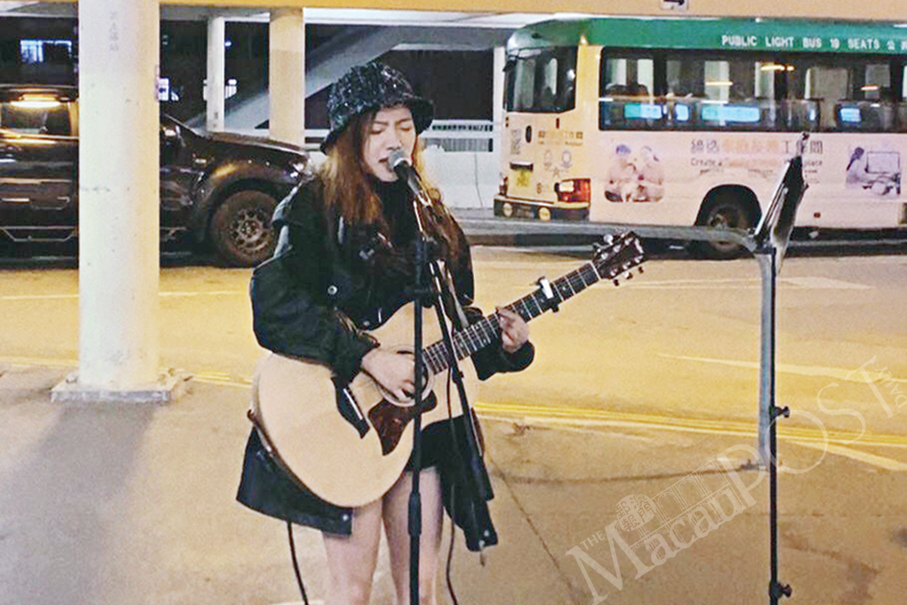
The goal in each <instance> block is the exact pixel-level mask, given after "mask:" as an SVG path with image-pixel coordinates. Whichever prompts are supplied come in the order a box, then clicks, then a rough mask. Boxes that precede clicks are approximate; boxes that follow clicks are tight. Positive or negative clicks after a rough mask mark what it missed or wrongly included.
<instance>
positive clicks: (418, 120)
mask: <svg viewBox="0 0 907 605" xmlns="http://www.w3.org/2000/svg"><path fill="white" fill-rule="evenodd" d="M396 105H406V106H407V107H409V109H410V111H412V112H413V122H414V123H415V125H416V132H417V133H420V132H422V131H423V130H425V129H426V128H428V126H429V125H430V124H431V121H432V114H433V109H432V104H431V101H428V100H426V99H423V98H422V97H417V96H416V95H415V94H413V89H412V86H410V85H409V82H407V81H406V78H404V77H403V74H401V73H400V72H399V71H397V70H395V69H393V68H391V67H388V66H387V65H383V64H381V63H368V64H366V65H357V66H356V67H353V68H352V69H350V70H349V71H348V72H346V73H345V74H344V75H343V76H341V78H340V79H339V80H337V81H336V82H334V84H332V85H331V91H330V92H329V93H328V119H329V120H330V122H331V132H329V133H328V136H327V137H325V139H324V142H323V143H322V144H321V150H322V151H327V149H328V148H329V147H330V146H331V145H333V144H334V141H335V140H337V137H338V136H339V135H340V133H341V132H343V130H344V129H345V128H346V127H347V125H348V124H349V122H350V119H351V118H353V117H354V116H358V115H360V114H363V113H365V112H368V111H378V110H379V109H384V108H386V107H394V106H396Z"/></svg>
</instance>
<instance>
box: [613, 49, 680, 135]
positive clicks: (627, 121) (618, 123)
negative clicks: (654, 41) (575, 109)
mask: <svg viewBox="0 0 907 605" xmlns="http://www.w3.org/2000/svg"><path fill="white" fill-rule="evenodd" d="M654 89H655V61H654V59H653V58H652V57H651V56H648V55H640V54H632V55H628V54H624V53H621V52H614V51H610V50H609V49H603V50H602V61H601V73H600V74H599V120H598V126H599V129H600V130H607V129H610V128H629V129H648V128H656V127H659V126H662V125H663V122H664V119H665V118H666V117H667V113H666V109H665V106H664V104H663V103H660V102H655V101H654V99H653V97H652V92H653V91H654Z"/></svg>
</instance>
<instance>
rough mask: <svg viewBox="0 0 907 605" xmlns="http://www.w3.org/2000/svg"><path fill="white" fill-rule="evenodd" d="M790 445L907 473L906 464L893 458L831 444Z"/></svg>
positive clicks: (794, 441)
mask: <svg viewBox="0 0 907 605" xmlns="http://www.w3.org/2000/svg"><path fill="white" fill-rule="evenodd" d="M791 443H794V444H795V445H799V446H801V447H806V448H809V449H813V450H819V451H821V452H828V453H829V454H835V455H837V456H843V457H844V458H850V459H852V460H856V461H858V462H862V463H863V464H868V465H869V466H874V467H876V468H881V469H884V470H886V471H894V472H904V471H907V464H905V463H903V462H899V461H897V460H895V459H893V458H887V457H885V456H879V455H876V454H870V453H869V452H861V451H859V450H855V449H853V448H849V447H844V446H843V445H835V444H833V443H825V444H819V443H811V442H807V441H796V440H792V441H791Z"/></svg>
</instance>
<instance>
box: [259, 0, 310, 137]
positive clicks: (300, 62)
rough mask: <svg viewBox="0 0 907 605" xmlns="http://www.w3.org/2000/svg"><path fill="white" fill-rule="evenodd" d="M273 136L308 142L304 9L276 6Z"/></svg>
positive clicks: (272, 28)
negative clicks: (306, 135) (306, 130)
mask: <svg viewBox="0 0 907 605" xmlns="http://www.w3.org/2000/svg"><path fill="white" fill-rule="evenodd" d="M268 35H269V40H270V49H269V63H268V80H269V82H270V84H269V87H268V98H269V104H270V111H269V118H268V119H269V124H270V137H271V138H272V139H275V140H278V141H283V142H285V143H292V144H294V145H299V146H302V145H304V144H305V21H304V19H303V16H302V9H301V8H286V9H283V8H282V9H274V10H272V11H271V23H270V27H269V29H268Z"/></svg>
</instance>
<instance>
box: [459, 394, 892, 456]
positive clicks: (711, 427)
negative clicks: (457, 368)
mask: <svg viewBox="0 0 907 605" xmlns="http://www.w3.org/2000/svg"><path fill="white" fill-rule="evenodd" d="M473 407H474V408H475V410H476V411H477V412H478V413H479V414H480V415H481V416H482V417H483V418H489V419H495V420H501V421H511V422H512V421H513V420H514V419H520V420H522V419H525V420H528V421H530V422H538V423H547V424H551V425H560V424H572V425H574V426H581V427H595V426H599V427H604V426H611V427H625V428H647V429H656V430H665V431H677V432H688V433H701V434H712V435H725V436H732V437H751V438H753V439H755V438H756V431H757V428H756V424H755V419H754V421H753V422H740V421H733V420H708V419H703V418H679V417H674V416H663V415H658V414H639V413H631V412H613V411H608V410H598V409H594V408H571V407H551V406H544V405H526V404H511V403H486V402H478V403H476V404H475V405H474V406H473ZM826 433H827V435H828V437H827V440H826V437H825V434H823V432H822V431H821V430H819V429H817V428H807V427H803V428H801V427H791V426H784V425H780V426H779V427H778V438H779V439H783V440H787V441H804V442H811V443H826V442H827V443H833V444H838V445H852V444H853V443H855V442H858V443H860V445H865V446H868V447H885V448H893V449H903V450H907V435H884V434H874V433H864V434H862V435H861V433H857V432H852V431H835V430H827V431H826Z"/></svg>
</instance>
